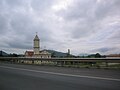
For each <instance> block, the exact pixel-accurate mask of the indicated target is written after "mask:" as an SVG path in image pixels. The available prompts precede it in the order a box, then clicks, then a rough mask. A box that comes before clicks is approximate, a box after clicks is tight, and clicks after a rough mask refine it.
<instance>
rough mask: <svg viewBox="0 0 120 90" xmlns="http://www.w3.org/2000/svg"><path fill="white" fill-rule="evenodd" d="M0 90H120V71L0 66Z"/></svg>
mask: <svg viewBox="0 0 120 90" xmlns="http://www.w3.org/2000/svg"><path fill="white" fill-rule="evenodd" d="M0 90H120V70H102V69H77V68H63V67H50V66H33V65H17V64H0Z"/></svg>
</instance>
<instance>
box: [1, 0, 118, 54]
mask: <svg viewBox="0 0 120 90" xmlns="http://www.w3.org/2000/svg"><path fill="white" fill-rule="evenodd" d="M119 8H120V1H119V0H111V1H109V0H11V1H10V0H0V36H1V38H0V42H1V43H0V49H5V48H6V49H5V50H6V51H7V49H9V50H8V51H9V52H10V51H11V52H16V50H14V49H15V48H16V49H19V51H20V52H18V51H17V53H23V51H25V50H26V49H32V45H33V41H32V40H33V38H34V36H35V32H38V35H39V37H40V39H41V45H42V47H44V46H46V47H47V48H48V49H55V50H59V51H63V52H66V51H67V49H68V48H70V49H71V51H72V53H73V54H79V53H95V52H99V51H100V52H101V53H102V54H109V53H120V52H119V51H118V50H119V49H120V47H119V46H120V40H119V38H120V35H119V34H120V11H119ZM107 47H109V48H113V49H112V50H111V49H106V48H107ZM112 51H113V52H112Z"/></svg>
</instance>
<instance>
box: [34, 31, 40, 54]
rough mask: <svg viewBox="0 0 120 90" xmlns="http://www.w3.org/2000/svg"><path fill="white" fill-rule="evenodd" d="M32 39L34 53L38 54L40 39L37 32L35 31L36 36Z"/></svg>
mask: <svg viewBox="0 0 120 90" xmlns="http://www.w3.org/2000/svg"><path fill="white" fill-rule="evenodd" d="M33 41H34V47H33V48H34V55H39V51H40V46H39V41H40V39H39V37H38V35H37V33H36V36H35V38H34V40H33Z"/></svg>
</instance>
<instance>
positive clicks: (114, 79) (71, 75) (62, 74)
mask: <svg viewBox="0 0 120 90" xmlns="http://www.w3.org/2000/svg"><path fill="white" fill-rule="evenodd" d="M0 67H1V68H7V69H16V70H24V71H30V72H38V73H46V74H54V75H61V76H70V77H80V78H81V77H83V78H93V79H101V80H111V81H120V79H116V78H104V77H94V76H82V75H73V74H64V73H55V72H47V71H38V70H30V69H24V68H15V67H8V66H0Z"/></svg>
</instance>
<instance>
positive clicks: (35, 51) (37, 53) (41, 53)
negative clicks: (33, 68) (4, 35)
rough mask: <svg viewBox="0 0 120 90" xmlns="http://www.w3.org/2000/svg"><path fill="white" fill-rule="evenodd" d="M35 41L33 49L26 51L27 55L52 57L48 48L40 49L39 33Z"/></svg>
mask: <svg viewBox="0 0 120 90" xmlns="http://www.w3.org/2000/svg"><path fill="white" fill-rule="evenodd" d="M33 42H34V43H33V51H26V52H25V57H37V58H51V53H49V52H47V51H46V50H40V39H39V37H38V35H37V34H36V36H35V38H34V40H33Z"/></svg>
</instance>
